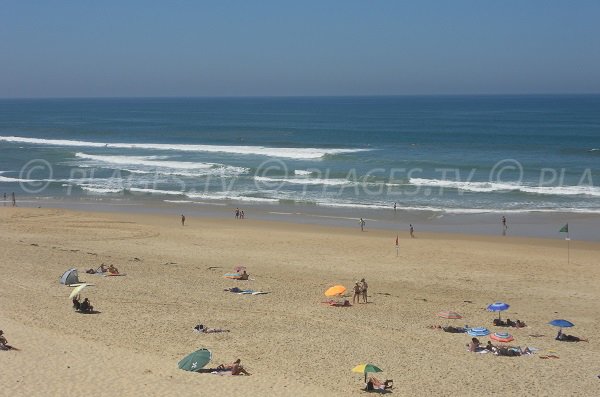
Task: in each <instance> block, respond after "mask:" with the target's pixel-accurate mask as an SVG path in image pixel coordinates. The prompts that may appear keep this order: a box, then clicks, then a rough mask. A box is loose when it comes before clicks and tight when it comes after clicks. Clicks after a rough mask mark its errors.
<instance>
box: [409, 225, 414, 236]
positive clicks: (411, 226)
mask: <svg viewBox="0 0 600 397" xmlns="http://www.w3.org/2000/svg"><path fill="white" fill-rule="evenodd" d="M409 230H410V238H415V228H414V227H413V225H412V223H411V224H410V226H409Z"/></svg>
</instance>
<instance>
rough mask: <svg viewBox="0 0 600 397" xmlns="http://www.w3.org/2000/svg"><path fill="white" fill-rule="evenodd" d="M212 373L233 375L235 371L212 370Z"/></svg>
mask: <svg viewBox="0 0 600 397" xmlns="http://www.w3.org/2000/svg"><path fill="white" fill-rule="evenodd" d="M211 374H213V375H220V376H233V372H231V371H212V372H211Z"/></svg>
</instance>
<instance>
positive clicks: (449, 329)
mask: <svg viewBox="0 0 600 397" xmlns="http://www.w3.org/2000/svg"><path fill="white" fill-rule="evenodd" d="M442 329H443V330H444V332H450V333H451V334H463V333H465V332H467V330H466V329H464V328H462V327H453V326H452V325H447V326H445V327H442Z"/></svg>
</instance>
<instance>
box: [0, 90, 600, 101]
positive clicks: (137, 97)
mask: <svg viewBox="0 0 600 397" xmlns="http://www.w3.org/2000/svg"><path fill="white" fill-rule="evenodd" d="M598 95H600V92H597V93H592V92H590V93H568V92H563V93H502V94H485V93H481V94H342V95H330V94H323V95H163V96H135V95H134V96H39V97H37V96H36V97H26V96H23V97H19V96H17V97H0V100H42V99H54V100H56V99H244V98H246V99H248V98H256V99H258V98H265V99H266V98H282V99H283V98H394V97H544V96H598Z"/></svg>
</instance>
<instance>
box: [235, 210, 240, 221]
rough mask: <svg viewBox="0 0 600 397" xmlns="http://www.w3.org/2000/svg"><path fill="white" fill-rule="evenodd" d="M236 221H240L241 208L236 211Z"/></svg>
mask: <svg viewBox="0 0 600 397" xmlns="http://www.w3.org/2000/svg"><path fill="white" fill-rule="evenodd" d="M235 219H240V209H239V208H236V209H235Z"/></svg>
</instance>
